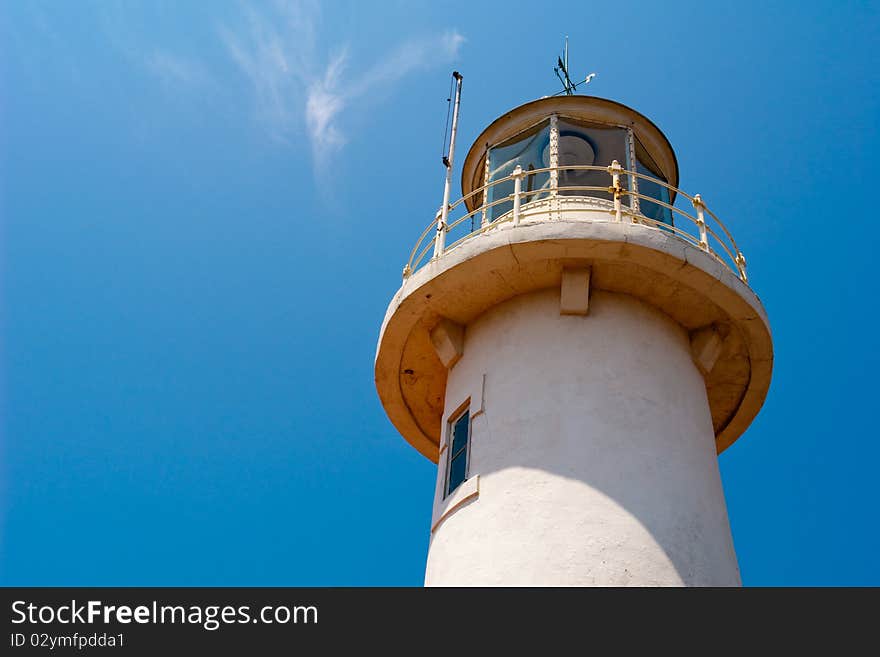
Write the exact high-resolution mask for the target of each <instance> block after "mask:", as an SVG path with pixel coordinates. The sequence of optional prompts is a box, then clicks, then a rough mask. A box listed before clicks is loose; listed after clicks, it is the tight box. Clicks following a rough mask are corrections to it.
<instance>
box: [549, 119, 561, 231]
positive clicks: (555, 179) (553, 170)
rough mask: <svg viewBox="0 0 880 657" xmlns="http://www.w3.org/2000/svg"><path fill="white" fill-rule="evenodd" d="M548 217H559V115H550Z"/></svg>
mask: <svg viewBox="0 0 880 657" xmlns="http://www.w3.org/2000/svg"><path fill="white" fill-rule="evenodd" d="M548 155H549V156H550V176H549V178H550V218H551V219H559V198H558V196H559V194H558V192H559V117H558V116H557V115H556V114H551V115H550V152H549V153H548Z"/></svg>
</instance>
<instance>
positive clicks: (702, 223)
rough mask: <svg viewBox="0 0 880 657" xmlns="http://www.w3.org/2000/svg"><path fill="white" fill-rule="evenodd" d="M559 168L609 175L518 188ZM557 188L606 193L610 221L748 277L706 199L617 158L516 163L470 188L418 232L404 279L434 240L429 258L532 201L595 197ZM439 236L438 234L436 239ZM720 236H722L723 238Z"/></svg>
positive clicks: (556, 210)
mask: <svg viewBox="0 0 880 657" xmlns="http://www.w3.org/2000/svg"><path fill="white" fill-rule="evenodd" d="M563 171H599V172H603V173H605V174H607V175H609V179H610V182H611V185H609V186H607V187H605V186H595V185H573V186H568V185H562V184H560V183H559V182H557V185H556V186H553V185H551V186H550V187H546V188H545V187H541V188H539V189H533V190H523V189H522V187H523V185H522V181H523V180H524V179H526V178H528V177H529V176H537V175H540V174H542V173H546V174H552V173H553V172H556V173H557V174H558V173H559V172H563ZM621 176H632V177H633V178H635V179H637V180H646V181H649V182H651V183H653V184H656V185H659V186H661V187H663V188H665V189H667V190H669V192H671V194H670V198H674V197H675V196H680V197H681V198H685V199H687V200H689V201H690V202H691V204H692V205H693V207H694V209H695V210H696V216H693V215H691V214H689V213H688V212H685V211H684V210H683V209H682V208H679V207H676V206H674V205H672V204H671V203H666V202H664V201H661V200H660V199H657V198H654V197H652V196H647V195H645V194H641V193H639V192H638V191H634V190H631V189H626V188H624V187H622V186H621V183H620V179H621ZM511 181H513V183H514V191H513V193H511V194H507V195H505V196H502V197H500V198H497V199H495V200H494V201H492V202H490V203H487V199H488V196H489V194H488V191H489V190H490V189H491V188H493V187H496V186H497V185H501V184H504V183H508V182H511ZM636 189H638V188H636ZM562 190H568V191H576V192H600V193H606V194H609V195H610V196H611V198H612V199H613V200H608V203H609V206H611V208H613V209H610V211H611V213H612V214H613V215H614V221H618V222H619V221H623V220H624V218H626V219H628V220H629V221H630V222H633V223H639V224H643V225H646V226H651V227H655V228H658V229H660V230H667V231H669V232H670V234H672V235H674V236H676V237H678V238H679V239H682V240H684V241H686V242H688V243H690V244H692V245H694V246H696V247H697V248H700V249H701V250H703V251H705V252H706V253H708V254H709V255H711V256H712V257H714V258H716V259H717V260H719V261H720V262H722V263H724V264H725V265H726V266H727V267H728V268H729V269H730V270H731V271H732V272H733V273H735V274H737V275H738V276H739V278H740V279H741V280H742V281H743V282H744V283H748V278H747V277H746V270H745V257H744V256H743V254H742V251H740V250H739V247H738V246H737V244H736V240H734V239H733V235H731V234H730V231H729V230H728V229H727V226H725V225H724V223H723V222H722V221H721V220H720V219H719V218H718V216H717V215H716V214H715V213H714V212H712V211H711V210H710V209H709V208H708V207H707V206H706V203H705V202H704V201H703V199H702V197H701V196H700V195H699V194H694V195H693V196H691V195H690V194H688V193H687V192H683V191H682V190H680V189H678V188H676V187H673V186H672V185H670V184H669V183H667V182H666V181H663V180H660V179H659V178H654V177H653V176H649V175H646V174H642V173H639V172H637V171H630V170H628V169H624V168H623V167H621V166H620V164H619V163H618V162H617V161H616V160H615V161H614V162H613V163H612V164H611V166H604V167H603V166H597V165H589V164H572V165H563V166H556V167H542V168H540V169H531V170H526V171H524V170H522V169H521V168H520V167H519V166H517V167H516V169H514V171H513V172H512V173H511V174H509V175H507V176H504V177H503V178H499V179H497V180H492V181H490V182H489V183H487V184H485V185H482V186H481V187H477V188H476V189H473V190H471V191H470V192H468V193H467V194H465V195H464V196H462V197H461V198H459V199H458V200H457V201H455V202H453V203H450V204H449V206H448V208H447V212H446V213H445V214H446V217H449V213H451V212H452V211H453V210H454V209H456V208H458V207H459V206H461V205H464V209H466V210H467V212H466V213H465V214H464V215H463V216H461V217H458V218H457V219H455V220H449V219H448V218H447V220H446V222H445V223H444V222H442V221H438V219H439V218H440V216H441V213H442V210H443V208H441V209H440V211H438V213H437V215H436V216H435V218H434V220H433V221H432V222H431V223H430V224H428V226H427V227H426V228H425V230H424V231H422V234H421V235H420V236H419V239H418V240H417V241H416V244H415V246H414V247H413V249H412V251H411V252H410V257H409V260H408V261H407V264H406V266H405V267H404V269H403V277H404V279H406V278H408V277H409V276H410V275H411V274H412V273H413V272H414V271H415V270H416V269H418V268H419V267H421V266H422V264H423V260H424V258H425V256H426V255H427V254H428V252H429V251H430V250H431V249H430V247H432V246H435V247H436V246H437V245H438V244H439V248H435V249H434V251H435V252H434V256H433V257H432V258H431V259H432V260H433V259H436V258H440V257H442V256H443V255H444V254H445V253H448V252H449V251H450V250H451V249H453V248H455V247H456V246H458V245H459V244H461V243H462V242H463V241H465V240H467V239H468V238H470V237H473V236H476V235H480V234H483V233H484V232H485V231H487V230H489V229H491V228H493V227H495V226H497V225H498V224H501V223H504V222H506V221H510V220H512V221H513V223H514V224H518V223H519V219H520V216H521V215H522V214H523V210H524V209H526V210H527V209H529V206H531V205H535V204H538V203H546V202H548V201H554V200H559V199H560V197H561V198H563V199H572V200H574V199H578V198H590V199H594V200H595V199H597V197H595V196H590V195H589V194H576V195H570V194H565V193H562ZM480 194H482V195H483V196H482V203H481V204H480V205H479V206H477V207H474V208H473V209H469V208H468V206H467V202H468V201H469V200H470V199H472V198H475V197H478V196H479V195H480ZM536 195H541V196H540V198H537V199H535V198H534V197H535V196H536ZM523 197H525V198H523ZM625 197H629V198H634V199H639V200H640V201H644V202H645V203H652V204H654V205H657V206H660V207H663V208H666V209H668V210H669V211H670V212H671V213H672V214H673V215H675V216H678V217H681V218H683V219H686V220H687V221H688V222H689V223H690V224H692V225H693V226H695V227H696V229H697V231H696V232H697V233H698V234H697V235H693V234H691V233H690V232H688V231H686V230H682V228H681V227H679V226H674V225H671V224H666V223H664V222H662V221H658V220H656V219H652V218H650V217H647V216H646V215H644V214H642V213H641V212H637V211H635V209H634V207H635V206H636V205H637V204H636V203H633V204H632V205H633V206H634V207H625V206H623V205H622V199H623V198H625ZM598 200H600V201H605V200H606V199H602V198H598ZM504 203H512V204H513V209H512V210H511V211H508V212H505V213H504V214H502V215H501V216H499V217H496V218H494V219H491V220H489V219H488V216H489V215H488V211H489V210H490V209H492V208H494V207H497V206H499V205H501V204H504ZM562 205H564V204H562ZM579 210H582V208H571V207H561V205H560V204H559V203H555V204H553V206H552V210H550V211H548V214H549V215H551V216H552V215H554V214H555V215H558V214H563V213H565V212H573V211H579ZM478 215H480V216H481V221H480V226H479V227H477V228H472V229H471V231H470V232H469V233H467V234H466V235H465V236H464V237H461V238H459V239H457V240H455V241H454V242H453V243H452V244H449V245H446V244H445V237H446V233H448V232H449V231H450V230H452V229H454V228H456V227H458V226H460V225H461V224H462V223H463V222H465V221H467V220H468V219H473V218H474V217H476V216H478ZM706 215H708V216H709V217H710V218H711V219H712V224H713V225H710V224H709V223H708V222H707V221H706ZM716 228H717V229H720V232H719V230H716ZM432 229H433V231H434V235H433V236H432V237H430V239H429V235H430V234H431V231H432ZM441 231H442V235H441ZM710 236H711V237H712V238H713V239H714V241H715V242H716V243H717V244H718V246H719V247H720V249H721V251H722V252H723V253H724V254H725V255H726V256H727V257H728V258H729V260H730V262H727V261H726V260H725V258H723V257H722V256H721V255H720V254H719V253H718V251H717V250H716V249H714V248H712V246H711V245H710V244H709V237H710ZM438 237H439V238H440V240H439V242H438ZM724 238H726V240H725V239H724Z"/></svg>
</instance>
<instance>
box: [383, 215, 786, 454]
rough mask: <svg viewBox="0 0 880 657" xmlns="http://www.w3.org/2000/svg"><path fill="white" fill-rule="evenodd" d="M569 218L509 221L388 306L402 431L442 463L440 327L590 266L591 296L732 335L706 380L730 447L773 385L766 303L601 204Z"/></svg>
mask: <svg viewBox="0 0 880 657" xmlns="http://www.w3.org/2000/svg"><path fill="white" fill-rule="evenodd" d="M563 216H564V217H566V218H565V219H562V220H555V221H548V220H547V215H546V213H544V214H541V213H536V214H535V215H533V216H532V217H531V220H530V219H529V218H526V220H524V222H523V223H521V224H520V225H519V226H516V227H514V226H512V225H511V224H510V223H506V224H501V225H499V226H498V227H497V228H494V229H493V230H491V231H488V232H487V233H485V234H483V235H478V236H474V237H472V238H471V239H468V240H466V241H464V242H463V243H461V244H460V245H459V246H457V247H456V248H454V249H452V250H451V251H449V252H447V253H446V254H444V255H443V256H442V257H441V258H439V259H437V260H435V261H432V262H430V263H429V264H427V265H425V266H424V267H422V268H421V269H420V270H418V271H416V272H415V273H414V274H413V275H412V276H411V277H410V278H408V279H407V280H406V281H405V283H404V284H403V286H402V287H401V288H400V290H399V291H398V292H397V294H396V295H395V296H394V298H393V299H392V301H391V304H390V305H389V307H388V312H387V313H386V316H385V321H384V322H383V325H382V329H381V331H380V336H379V343H378V348H377V353H376V365H375V376H376V388H377V390H378V392H379V397H380V399H381V401H382V404H383V406H384V408H385V411H386V412H387V413H388V416H389V418H390V419H391V421H392V422H393V423H394V425H395V427H396V428H397V429H398V431H400V433H401V434H402V435H403V437H404V438H406V440H408V441H409V442H410V443H411V444H412V445H413V446H414V447H416V449H418V450H419V451H420V452H421V453H422V454H424V455H425V456H427V457H428V458H430V459H431V460H433V461H435V462H436V461H437V459H438V452H439V445H440V440H441V430H440V428H441V417H442V415H443V408H444V398H445V395H446V379H447V369H446V367H445V366H444V365H443V363H442V362H441V361H440V359H439V358H438V356H437V352H436V350H435V347H434V345H433V344H432V342H431V338H430V331H431V330H432V329H433V328H434V327H435V326H437V324H438V322H439V321H440V320H441V318H447V319H449V320H450V321H453V322H455V323H458V324H461V325H462V326H465V327H469V325H470V323H471V322H473V321H474V320H476V319H477V318H478V317H479V316H480V315H481V314H483V313H484V312H486V311H488V310H489V309H491V308H492V307H494V306H496V305H498V304H500V303H502V302H504V301H506V300H508V299H512V298H513V297H516V296H518V295H521V294H526V293H529V292H534V291H536V290H542V289H548V288H553V289H555V290H556V291H557V294H558V291H559V289H560V285H561V280H562V271H563V268H565V267H574V268H578V267H589V268H590V270H591V276H590V290H591V293H594V292H595V291H596V290H605V291H609V292H616V293H619V294H627V295H630V296H632V297H634V298H636V299H639V300H641V301H643V302H645V303H647V304H649V305H651V306H653V307H654V308H656V309H658V310H660V311H661V312H663V313H664V314H666V315H668V316H669V317H670V318H671V319H672V320H674V321H675V322H676V323H678V325H679V326H680V327H681V328H682V329H684V330H686V331H693V330H697V329H700V328H703V327H706V326H713V325H714V326H722V327H724V329H725V331H727V335H726V337H725V339H724V343H723V349H722V351H721V353H720V354H719V355H718V357H717V360H716V362H715V363H714V366H713V367H712V368H711V372H709V373H708V374H707V375H706V376H705V379H704V380H705V388H706V394H707V397H708V402H709V409H710V412H711V418H712V425H713V429H714V433H715V442H716V448H717V451H718V452H721V451H722V450H724V449H725V448H726V447H728V446H729V445H730V444H731V443H732V442H733V441H734V440H736V439H737V438H738V437H739V436H740V435H741V434H742V433H743V432H744V431H745V430H746V428H747V427H748V425H749V424H750V423H751V421H752V420H753V419H754V417H755V416H756V415H757V413H758V411H759V409H760V407H761V405H762V404H763V401H764V398H765V396H766V394H767V390H768V388H769V385H770V375H771V370H772V363H773V348H772V340H771V337H770V328H769V323H768V321H767V317H766V314H765V312H764V309H763V306H762V305H761V302H760V301H759V300H758V298H757V296H756V295H755V294H754V292H752V290H751V289H750V288H749V287H748V286H747V285H745V284H744V283H743V282H742V281H740V280H739V278H737V276H736V275H734V274H733V273H732V272H731V271H730V270H729V269H727V267H725V266H724V265H723V264H722V263H720V262H719V261H717V260H716V259H715V258H713V257H712V256H710V255H708V254H706V253H704V252H703V251H701V250H699V249H698V248H696V247H694V246H691V245H689V244H688V243H686V242H684V241H683V240H681V239H679V238H676V237H674V236H672V235H670V234H669V233H668V232H667V231H663V230H659V229H656V228H651V227H648V226H644V225H638V224H630V223H616V222H613V221H610V220H609V215H608V213H607V211H603V210H601V209H599V208H589V207H585V208H584V210H583V212H579V213H570V214H566V215H563ZM558 314H559V309H558V306H557V315H558ZM590 314H592V310H591V311H590ZM588 318H589V316H587V318H586V319H588ZM468 330H469V328H466V329H465V336H466V337H465V347H464V349H465V353H466V352H467V332H468ZM575 357H576V355H575V354H572V358H575Z"/></svg>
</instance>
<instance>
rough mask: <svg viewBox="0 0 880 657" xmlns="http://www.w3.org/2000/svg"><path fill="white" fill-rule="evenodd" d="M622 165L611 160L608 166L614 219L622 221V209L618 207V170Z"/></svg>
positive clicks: (620, 169)
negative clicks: (612, 195)
mask: <svg viewBox="0 0 880 657" xmlns="http://www.w3.org/2000/svg"><path fill="white" fill-rule="evenodd" d="M622 170H623V167H622V166H620V162H618V161H617V160H613V161H612V162H611V166H610V167H608V173H610V174H611V191H612V193H613V194H614V221H622V219H623V217H622V216H621V215H622V210H621V207H620V172H621V171H622Z"/></svg>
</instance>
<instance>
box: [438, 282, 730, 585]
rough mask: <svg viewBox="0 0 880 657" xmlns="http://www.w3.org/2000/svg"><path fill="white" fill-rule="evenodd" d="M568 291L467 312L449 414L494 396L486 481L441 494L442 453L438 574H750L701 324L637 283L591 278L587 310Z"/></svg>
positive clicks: (582, 581)
mask: <svg viewBox="0 0 880 657" xmlns="http://www.w3.org/2000/svg"><path fill="white" fill-rule="evenodd" d="M559 301H560V292H559V289H558V288H555V289H546V290H543V291H538V292H533V293H530V294H525V295H518V296H516V297H514V298H511V299H510V300H508V301H505V302H502V303H500V304H497V305H494V306H493V307H492V308H491V309H489V310H488V311H487V312H486V313H484V314H482V315H481V316H479V317H478V318H477V319H475V320H474V321H472V322H470V323H469V324H468V327H467V334H466V339H465V348H464V356H463V357H462V358H461V359H460V360H459V362H458V363H457V364H456V365H455V367H453V368H452V370H451V371H450V373H449V378H448V381H447V385H446V394H445V404H444V405H445V407H446V408H447V409H448V413H446V414H445V415H444V417H443V424H444V426H445V424H446V422H447V420H448V418H449V416H450V414H451V413H454V412H456V411H457V409H459V408H461V406H462V404H463V403H465V402H467V400H469V399H472V398H475V397H476V396H477V394H479V395H480V396H481V397H482V407H483V412H482V414H480V415H479V416H478V417H476V418H474V420H473V422H472V433H471V447H470V450H471V451H470V461H469V471H468V477H469V479H468V481H469V482H473V483H472V485H471V486H469V487H467V488H465V487H464V486H465V485H464V484H463V485H462V487H461V488H460V489H459V491H457V494H454V495H452V496H450V497H449V498H447V499H446V500H443V495H442V493H443V485H444V480H445V476H444V475H445V468H444V467H440V468H438V477H437V488H436V494H435V502H434V512H433V518H434V522H433V523H432V525H433V527H434V531H433V533H432V537H431V546H430V550H429V554H428V563H427V570H426V576H425V583H426V584H427V585H629V584H636V585H693V586H701V585H705V586H737V585H739V583H740V580H739V571H738V568H737V564H736V555H735V553H734V549H733V543H732V540H731V535H730V528H729V526H728V521H727V510H726V507H725V502H724V494H723V491H722V487H721V481H720V477H719V473H718V464H717V458H716V455H715V450H716V446H715V440H714V431H713V427H712V419H711V417H710V413H709V405H708V403H707V398H706V388H705V383H704V380H703V377H702V375H701V374H700V372H699V371H698V369H697V367H696V366H695V364H694V362H693V360H692V357H691V346H690V339H689V335H688V332H687V331H686V330H685V329H684V328H683V327H682V326H681V325H680V324H679V323H678V322H676V321H674V320H673V319H671V318H670V317H669V316H668V315H665V314H663V313H662V312H660V311H658V310H657V309H656V308H654V307H652V306H650V305H649V304H647V303H645V302H643V301H639V300H637V299H635V298H633V297H632V296H630V295H626V294H616V293H609V292H602V291H598V292H597V291H595V290H594V291H593V293H592V297H591V300H590V314H589V315H588V316H585V317H580V316H564V315H560V313H559ZM481 389H482V390H481ZM475 391H481V392H479V393H475ZM475 401H476V400H475ZM466 483H467V482H466Z"/></svg>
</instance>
